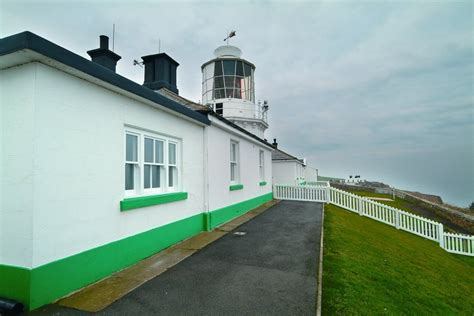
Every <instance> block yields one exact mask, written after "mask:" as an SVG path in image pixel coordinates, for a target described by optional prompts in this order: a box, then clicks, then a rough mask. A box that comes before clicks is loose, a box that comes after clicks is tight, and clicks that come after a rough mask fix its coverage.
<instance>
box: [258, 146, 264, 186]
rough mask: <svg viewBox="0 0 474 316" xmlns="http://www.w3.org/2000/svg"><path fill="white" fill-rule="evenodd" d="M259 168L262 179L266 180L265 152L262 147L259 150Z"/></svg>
mask: <svg viewBox="0 0 474 316" xmlns="http://www.w3.org/2000/svg"><path fill="white" fill-rule="evenodd" d="M258 170H259V176H260V181H265V152H264V151H263V150H261V149H260V150H259V152H258Z"/></svg>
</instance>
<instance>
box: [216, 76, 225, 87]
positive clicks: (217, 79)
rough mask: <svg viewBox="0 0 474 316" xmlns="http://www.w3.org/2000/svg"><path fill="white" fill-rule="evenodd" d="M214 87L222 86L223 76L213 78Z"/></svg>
mask: <svg viewBox="0 0 474 316" xmlns="http://www.w3.org/2000/svg"><path fill="white" fill-rule="evenodd" d="M214 88H216V89H221V88H224V77H216V78H214Z"/></svg>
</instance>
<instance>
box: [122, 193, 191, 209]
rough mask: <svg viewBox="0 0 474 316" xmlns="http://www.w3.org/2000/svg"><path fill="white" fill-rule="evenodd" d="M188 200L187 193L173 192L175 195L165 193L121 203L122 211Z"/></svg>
mask: <svg viewBox="0 0 474 316" xmlns="http://www.w3.org/2000/svg"><path fill="white" fill-rule="evenodd" d="M187 198H188V193H187V192H173V193H164V194H157V195H148V196H139V197H133V198H128V199H123V200H122V201H120V211H122V212H123V211H128V210H133V209H135V208H141V207H146V206H152V205H158V204H164V203H171V202H176V201H181V200H186V199H187Z"/></svg>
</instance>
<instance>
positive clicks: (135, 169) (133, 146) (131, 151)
mask: <svg viewBox="0 0 474 316" xmlns="http://www.w3.org/2000/svg"><path fill="white" fill-rule="evenodd" d="M179 157H180V156H179V142H178V141H177V140H175V139H170V138H168V137H163V136H160V135H156V134H153V133H148V132H144V131H140V130H135V129H127V130H126V131H125V195H126V196H135V195H148V194H156V193H162V192H172V191H178V184H179V177H180V173H179V171H180V159H179Z"/></svg>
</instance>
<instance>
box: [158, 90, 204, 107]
mask: <svg viewBox="0 0 474 316" xmlns="http://www.w3.org/2000/svg"><path fill="white" fill-rule="evenodd" d="M156 92H158V93H159V94H161V95H163V96H165V97H167V98H169V99H171V100H173V101H175V102H178V103H179V104H181V105H184V106H185V107H187V108H188V109H191V110H193V111H203V112H202V113H204V112H205V111H207V110H209V108H208V107H207V106H205V105H202V104H199V103H196V102H193V101H191V100H188V99H186V98H183V97H182V96H180V95H178V94H176V93H174V92H173V91H171V90H168V89H166V88H161V89H160V90H158V91H156Z"/></svg>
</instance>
